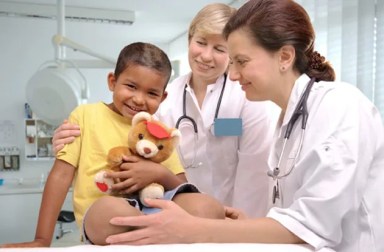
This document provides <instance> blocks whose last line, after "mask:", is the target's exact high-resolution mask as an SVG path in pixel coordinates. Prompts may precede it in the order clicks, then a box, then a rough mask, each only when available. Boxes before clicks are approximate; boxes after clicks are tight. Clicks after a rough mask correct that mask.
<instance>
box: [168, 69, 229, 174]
mask: <svg viewBox="0 0 384 252" xmlns="http://www.w3.org/2000/svg"><path fill="white" fill-rule="evenodd" d="M226 81H227V74H224V81H223V86H222V88H221V92H220V96H219V100H218V101H217V105H216V111H215V118H214V119H217V117H218V115H219V110H220V106H221V100H222V99H223V94H224V89H225V84H226ZM187 87H188V84H185V86H184V92H183V114H182V115H181V116H180V117H179V119H178V120H177V121H176V125H175V127H176V128H177V129H179V127H180V123H181V121H183V120H184V121H186V120H187V121H189V122H190V123H191V124H192V127H193V132H194V144H193V158H192V162H191V164H187V163H186V161H185V158H184V155H183V153H182V151H181V147H180V145H179V146H178V148H179V156H180V157H181V161H182V163H183V165H184V167H185V168H197V167H199V166H201V165H202V163H201V162H199V163H196V156H197V143H198V140H199V138H198V129H197V123H196V121H195V120H194V119H193V118H192V117H190V116H188V115H187V106H186V101H187Z"/></svg>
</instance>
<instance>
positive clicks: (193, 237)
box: [107, 200, 303, 245]
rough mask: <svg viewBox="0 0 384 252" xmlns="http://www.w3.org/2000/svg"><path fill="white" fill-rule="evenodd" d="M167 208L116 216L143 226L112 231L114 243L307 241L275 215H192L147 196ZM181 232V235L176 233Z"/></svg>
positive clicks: (121, 223) (117, 220)
mask: <svg viewBox="0 0 384 252" xmlns="http://www.w3.org/2000/svg"><path fill="white" fill-rule="evenodd" d="M147 203H148V204H149V205H151V206H152V207H158V208H162V210H163V211H161V212H159V213H156V214H152V215H143V216H137V217H115V218H113V219H111V224H113V225H119V226H129V225H133V226H140V227H141V228H140V229H137V230H135V231H131V232H127V233H122V234H118V235H112V236H110V237H108V238H107V242H108V243H112V244H130V245H142V244H159V243H160V244H165V243H290V244H292V243H303V241H302V240H301V239H299V238H298V237H297V236H295V235H294V234H292V233H291V232H290V231H289V230H288V229H286V228H285V227H284V226H282V225H281V224H280V223H279V222H277V221H275V220H274V219H271V218H258V219H245V220H228V219H226V220H218V219H206V218H199V217H195V216H192V215H190V214H188V213H187V212H185V211H184V210H183V209H181V208H180V207H179V206H178V205H176V204H175V203H174V202H172V201H164V200H147ZM175 233H177V235H175Z"/></svg>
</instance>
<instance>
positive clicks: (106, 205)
mask: <svg viewBox="0 0 384 252" xmlns="http://www.w3.org/2000/svg"><path fill="white" fill-rule="evenodd" d="M139 214H140V211H139V210H137V209H135V208H134V207H132V206H131V205H130V204H129V203H128V202H127V201H126V200H125V199H123V198H118V197H113V196H104V197H102V198H100V199H98V200H97V201H95V202H94V203H93V204H92V205H91V207H90V208H89V209H88V211H87V214H86V215H85V216H84V229H85V233H86V234H87V236H88V238H89V240H90V241H91V242H92V243H94V244H96V245H107V244H106V242H105V239H106V238H107V237H108V236H109V235H112V234H117V233H122V232H126V231H129V230H132V229H133V228H132V227H125V226H114V225H112V224H110V223H109V221H110V220H111V219H112V218H113V217H117V216H134V215H139Z"/></svg>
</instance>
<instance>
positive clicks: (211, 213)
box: [173, 193, 225, 219]
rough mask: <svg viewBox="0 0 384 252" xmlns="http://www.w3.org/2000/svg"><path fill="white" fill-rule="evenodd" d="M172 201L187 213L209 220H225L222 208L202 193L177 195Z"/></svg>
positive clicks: (214, 200)
mask: <svg viewBox="0 0 384 252" xmlns="http://www.w3.org/2000/svg"><path fill="white" fill-rule="evenodd" d="M173 201H174V202H175V203H176V204H178V205H179V206H180V207H181V208H183V209H184V210H185V211H187V212H188V213H190V214H192V215H194V216H198V217H202V218H210V219H225V210H224V206H223V205H222V204H221V203H220V202H219V201H217V200H216V199H214V198H213V197H211V196H209V195H207V194H203V193H179V194H177V195H176V196H175V197H174V198H173Z"/></svg>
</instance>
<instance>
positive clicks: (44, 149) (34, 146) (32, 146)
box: [25, 119, 55, 160]
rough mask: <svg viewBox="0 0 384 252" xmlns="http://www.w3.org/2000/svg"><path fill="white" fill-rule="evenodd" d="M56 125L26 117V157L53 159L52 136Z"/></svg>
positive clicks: (31, 158)
mask: <svg viewBox="0 0 384 252" xmlns="http://www.w3.org/2000/svg"><path fill="white" fill-rule="evenodd" d="M54 130H55V126H53V125H50V124H48V123H46V122H44V121H43V120H40V119H25V158H26V159H29V160H43V159H52V158H54V154H53V152H52V136H53V133H54Z"/></svg>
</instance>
